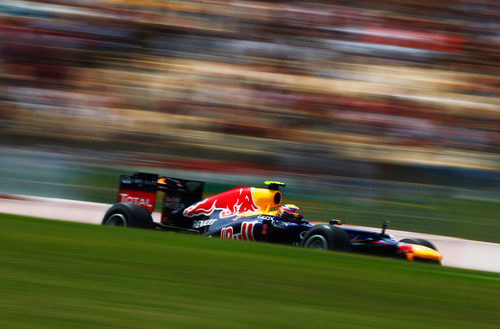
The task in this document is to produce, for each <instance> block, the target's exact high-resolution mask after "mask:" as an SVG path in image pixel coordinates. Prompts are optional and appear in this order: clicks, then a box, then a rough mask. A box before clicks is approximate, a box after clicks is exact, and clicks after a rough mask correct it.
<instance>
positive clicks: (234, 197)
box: [183, 187, 260, 218]
mask: <svg viewBox="0 0 500 329" xmlns="http://www.w3.org/2000/svg"><path fill="white" fill-rule="evenodd" d="M252 192H253V188H251V187H237V188H234V189H232V190H229V191H227V192H224V193H221V194H217V195H214V196H212V197H209V198H207V199H205V200H203V201H200V202H198V203H195V204H194V205H192V206H190V207H188V208H186V209H185V210H184V212H183V214H184V216H186V217H194V216H198V215H205V216H210V215H211V214H213V213H214V211H216V210H220V211H221V212H220V214H219V216H220V218H227V217H232V216H235V215H238V214H242V213H246V212H255V211H257V210H259V209H260V208H259V206H257V205H256V204H255V202H254V198H253V195H252Z"/></svg>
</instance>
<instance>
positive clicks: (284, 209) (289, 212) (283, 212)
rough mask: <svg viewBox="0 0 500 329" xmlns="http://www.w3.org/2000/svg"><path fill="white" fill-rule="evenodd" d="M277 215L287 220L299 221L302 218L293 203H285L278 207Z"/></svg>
mask: <svg viewBox="0 0 500 329" xmlns="http://www.w3.org/2000/svg"><path fill="white" fill-rule="evenodd" d="M277 215H278V216H280V217H281V218H283V219H285V220H289V221H299V220H301V219H302V218H303V216H302V213H301V212H300V209H299V207H297V206H296V205H293V204H285V205H282V206H280V207H279V208H278V213H277Z"/></svg>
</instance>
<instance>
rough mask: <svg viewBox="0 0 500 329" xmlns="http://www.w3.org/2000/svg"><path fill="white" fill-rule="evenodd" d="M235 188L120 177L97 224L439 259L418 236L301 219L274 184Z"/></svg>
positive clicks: (148, 176) (143, 175) (147, 176)
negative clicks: (212, 191)
mask: <svg viewBox="0 0 500 329" xmlns="http://www.w3.org/2000/svg"><path fill="white" fill-rule="evenodd" d="M266 185H267V188H256V187H236V188H233V189H231V190H228V191H225V192H222V193H219V194H216V195H213V196H210V197H208V198H206V199H202V194H203V187H204V183H203V182H201V181H193V180H186V179H181V178H171V177H160V176H159V175H156V174H147V173H135V174H134V175H132V176H127V175H122V176H120V188H119V192H118V200H117V203H116V204H114V205H113V206H112V207H111V208H110V209H109V210H108V211H107V212H106V214H105V215H104V218H103V220H102V224H103V225H116V226H126V227H139V228H148V229H161V230H167V231H174V232H184V233H195V234H202V235H206V236H213V237H220V238H222V239H234V240H247V241H263V242H275V243H282V244H289V245H294V246H303V247H307V248H316V249H325V250H341V251H353V252H360V253H370V254H379V255H386V256H393V257H400V258H406V259H408V260H412V261H424V262H431V263H437V264H440V263H441V259H442V256H441V254H440V253H439V252H438V251H437V249H436V247H435V246H434V245H433V244H432V243H430V242H429V241H427V240H423V239H403V240H401V241H399V242H398V241H396V240H395V239H394V238H393V237H392V236H390V235H388V234H386V233H385V229H386V227H387V225H386V224H385V223H384V226H383V228H382V232H380V233H379V232H371V231H365V230H359V229H353V228H345V227H342V226H341V222H340V221H339V220H336V219H332V220H330V221H329V223H328V224H312V223H310V222H309V221H307V220H304V219H303V218H302V216H301V214H300V212H299V211H298V208H296V207H294V206H293V205H285V206H280V204H281V201H282V194H281V192H280V191H279V188H280V187H282V186H285V184H283V183H280V182H275V181H268V182H266ZM157 192H163V203H162V206H161V210H162V211H161V219H160V221H153V218H152V216H151V214H152V212H153V210H154V209H155V203H156V197H157Z"/></svg>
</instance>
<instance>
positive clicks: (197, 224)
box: [193, 219, 217, 228]
mask: <svg viewBox="0 0 500 329" xmlns="http://www.w3.org/2000/svg"><path fill="white" fill-rule="evenodd" d="M216 221H217V219H207V220H195V221H194V223H193V228H200V227H203V226H209V225H212V224H213V223H215V222H216Z"/></svg>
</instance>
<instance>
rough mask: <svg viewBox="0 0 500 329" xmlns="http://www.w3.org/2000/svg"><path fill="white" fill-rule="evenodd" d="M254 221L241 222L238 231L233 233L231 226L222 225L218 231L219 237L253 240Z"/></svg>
mask: <svg viewBox="0 0 500 329" xmlns="http://www.w3.org/2000/svg"><path fill="white" fill-rule="evenodd" d="M254 225H255V222H243V223H241V230H240V233H238V234H234V231H233V227H232V226H229V227H224V228H223V229H222V230H221V231H220V237H221V239H233V240H245V241H253V227H254Z"/></svg>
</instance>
